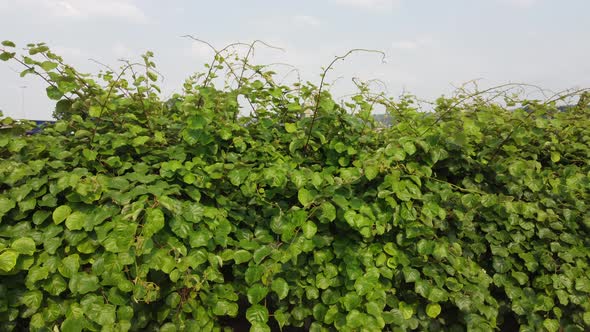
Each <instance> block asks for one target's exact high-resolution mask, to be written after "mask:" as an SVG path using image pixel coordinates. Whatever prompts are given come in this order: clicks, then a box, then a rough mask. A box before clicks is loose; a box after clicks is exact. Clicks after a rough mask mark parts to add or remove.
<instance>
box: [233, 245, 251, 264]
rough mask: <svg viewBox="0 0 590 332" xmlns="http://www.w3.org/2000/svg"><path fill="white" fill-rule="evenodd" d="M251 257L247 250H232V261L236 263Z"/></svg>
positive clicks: (244, 261) (246, 260) (243, 261)
mask: <svg viewBox="0 0 590 332" xmlns="http://www.w3.org/2000/svg"><path fill="white" fill-rule="evenodd" d="M251 258H252V254H251V253H250V252H249V251H247V250H242V249H240V250H237V251H236V252H234V262H235V263H236V264H242V263H246V262H248V261H249V260H250V259H251Z"/></svg>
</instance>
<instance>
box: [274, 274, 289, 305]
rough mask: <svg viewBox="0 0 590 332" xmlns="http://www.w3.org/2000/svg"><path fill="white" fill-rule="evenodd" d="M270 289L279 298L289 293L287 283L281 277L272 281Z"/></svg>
mask: <svg viewBox="0 0 590 332" xmlns="http://www.w3.org/2000/svg"><path fill="white" fill-rule="evenodd" d="M271 289H272V291H273V292H275V293H276V294H277V296H278V297H279V300H282V299H284V298H286V297H287V295H288V294H289V284H288V283H287V281H285V279H283V278H276V279H274V280H273V281H272V284H271Z"/></svg>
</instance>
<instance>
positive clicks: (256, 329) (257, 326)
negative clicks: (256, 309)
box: [250, 323, 271, 332]
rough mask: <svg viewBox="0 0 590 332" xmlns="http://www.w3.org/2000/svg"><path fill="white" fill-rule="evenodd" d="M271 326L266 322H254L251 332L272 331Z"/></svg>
mask: <svg viewBox="0 0 590 332" xmlns="http://www.w3.org/2000/svg"><path fill="white" fill-rule="evenodd" d="M270 331H271V330H270V327H269V326H268V325H266V324H264V323H253V324H252V326H251V327H250V332H270Z"/></svg>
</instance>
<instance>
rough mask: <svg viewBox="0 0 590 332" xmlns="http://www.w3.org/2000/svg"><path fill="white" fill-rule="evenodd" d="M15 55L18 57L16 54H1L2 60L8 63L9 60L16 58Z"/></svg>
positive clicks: (0, 58)
mask: <svg viewBox="0 0 590 332" xmlns="http://www.w3.org/2000/svg"><path fill="white" fill-rule="evenodd" d="M15 55H16V53H14V52H2V53H0V60H2V61H8V60H10V59H12V58H14V56H15Z"/></svg>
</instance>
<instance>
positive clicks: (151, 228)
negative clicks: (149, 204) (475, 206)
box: [143, 208, 165, 239]
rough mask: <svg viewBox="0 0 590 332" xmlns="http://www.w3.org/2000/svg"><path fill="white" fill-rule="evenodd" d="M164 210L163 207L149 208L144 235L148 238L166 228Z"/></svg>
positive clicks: (144, 225)
mask: <svg viewBox="0 0 590 332" xmlns="http://www.w3.org/2000/svg"><path fill="white" fill-rule="evenodd" d="M164 224H165V219H164V212H162V210H161V209H157V208H156V209H147V210H146V216H145V223H144V224H143V236H144V237H145V238H147V239H149V238H151V237H152V236H153V235H154V234H156V233H158V232H159V231H160V230H161V229H162V228H164Z"/></svg>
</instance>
